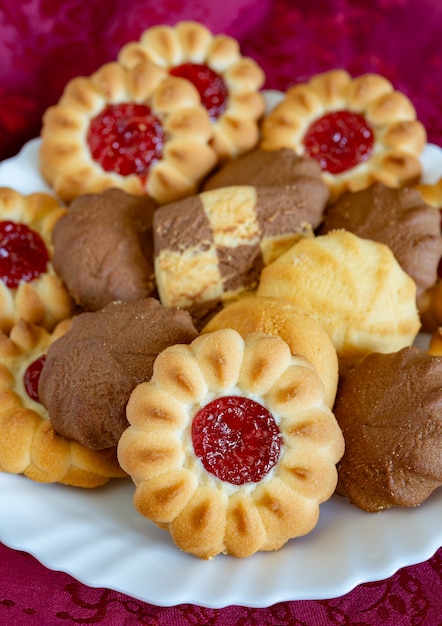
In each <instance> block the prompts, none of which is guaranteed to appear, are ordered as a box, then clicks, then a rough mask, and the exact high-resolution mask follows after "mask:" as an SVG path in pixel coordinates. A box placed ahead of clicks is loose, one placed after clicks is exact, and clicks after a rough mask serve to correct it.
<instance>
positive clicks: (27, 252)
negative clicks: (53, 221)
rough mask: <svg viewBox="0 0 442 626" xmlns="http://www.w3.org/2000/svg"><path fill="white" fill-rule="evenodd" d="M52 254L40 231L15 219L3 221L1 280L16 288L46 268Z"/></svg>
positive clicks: (1, 223) (1, 229) (1, 227)
mask: <svg viewBox="0 0 442 626" xmlns="http://www.w3.org/2000/svg"><path fill="white" fill-rule="evenodd" d="M48 261H49V254H48V251H47V249H46V245H45V243H44V241H43V239H42V238H41V237H40V235H39V234H38V233H36V232H35V231H34V230H32V229H31V228H29V227H28V226H26V224H19V223H16V222H10V221H4V222H0V280H2V281H3V282H4V283H5V285H6V286H7V287H9V288H10V289H15V288H16V287H18V285H19V283H20V282H22V281H24V282H26V283H29V282H30V281H31V280H33V279H34V278H38V276H40V274H43V273H44V272H46V268H47V264H48Z"/></svg>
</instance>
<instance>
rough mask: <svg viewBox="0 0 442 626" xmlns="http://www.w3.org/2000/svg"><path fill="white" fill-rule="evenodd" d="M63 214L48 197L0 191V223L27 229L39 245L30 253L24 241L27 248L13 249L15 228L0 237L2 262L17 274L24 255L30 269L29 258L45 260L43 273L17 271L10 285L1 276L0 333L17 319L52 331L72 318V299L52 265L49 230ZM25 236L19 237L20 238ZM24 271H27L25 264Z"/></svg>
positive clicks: (53, 200) (50, 232) (45, 195)
mask: <svg viewBox="0 0 442 626" xmlns="http://www.w3.org/2000/svg"><path fill="white" fill-rule="evenodd" d="M65 211H66V209H65V208H63V207H61V206H60V204H59V203H58V201H57V200H56V199H55V198H54V197H52V196H50V195H49V194H45V193H33V194H30V195H27V196H26V195H22V194H20V193H18V192H17V191H14V190H13V189H9V188H7V187H2V188H0V222H1V223H2V224H3V225H5V224H7V223H8V222H12V223H13V224H16V225H17V226H18V227H20V228H21V227H25V228H26V231H25V232H26V233H28V230H27V229H30V231H31V234H32V233H33V234H35V235H36V240H37V242H38V243H39V245H40V246H41V249H40V251H39V252H35V250H34V251H32V250H31V249H30V246H31V244H30V243H29V240H27V241H28V243H27V245H26V247H23V246H20V247H18V248H15V247H14V239H13V236H14V229H13V230H12V233H9V232H5V233H4V234H2V235H1V237H0V239H1V242H0V246H1V252H2V255H1V260H2V263H4V262H5V261H8V260H9V259H10V260H11V262H12V269H13V270H14V272H19V266H21V262H22V258H23V256H24V257H27V255H28V254H29V255H31V257H30V261H29V262H30V267H31V268H33V267H34V265H35V264H34V261H33V260H32V255H36V256H37V257H39V256H40V254H41V253H42V254H43V255H45V257H46V258H47V261H46V262H44V260H43V261H42V262H41V263H42V265H41V266H40V267H41V269H42V271H41V272H40V271H39V272H38V273H37V272H35V275H34V274H31V273H29V272H28V271H27V272H26V273H25V275H24V276H23V275H22V273H21V272H20V273H18V274H16V280H15V281H14V282H13V283H10V282H9V280H8V278H7V277H6V276H5V275H3V276H2V277H1V279H0V331H3V332H8V331H9V330H10V329H11V327H12V326H13V324H14V323H15V322H17V321H18V320H19V319H25V320H27V321H28V322H32V323H34V324H40V325H42V326H45V327H46V328H48V329H49V330H51V329H52V328H53V327H54V326H55V324H56V323H57V322H59V321H61V320H63V319H65V318H66V317H69V316H70V315H71V313H72V309H73V302H72V299H71V297H70V296H69V294H68V291H67V289H66V287H65V285H64V284H63V282H62V280H61V279H60V278H59V276H57V274H56V273H55V271H54V268H53V266H52V254H53V244H52V231H53V228H54V226H55V224H56V222H57V221H58V220H59V218H60V217H61V216H62V215H64V213H65ZM6 229H8V227H6ZM24 236H25V235H24V234H22V237H24ZM33 236H34V235H33ZM11 238H12V241H11V244H12V245H13V248H12V249H11V248H8V245H9V242H8V240H11ZM34 259H35V256H34ZM25 260H26V259H25ZM39 262H40V261H39ZM0 267H2V270H1V271H3V265H1V264H0ZM25 268H27V269H28V270H29V267H28V265H26V266H25Z"/></svg>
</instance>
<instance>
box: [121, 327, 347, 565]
mask: <svg viewBox="0 0 442 626" xmlns="http://www.w3.org/2000/svg"><path fill="white" fill-rule="evenodd" d="M127 417H128V420H129V423H130V426H129V428H128V429H127V430H126V431H125V432H124V433H123V435H122V437H121V439H120V442H119V445H118V458H119V461H120V463H121V465H122V467H123V468H124V469H125V470H126V471H127V472H128V473H129V475H130V476H131V478H132V480H133V481H134V483H135V486H136V491H135V495H134V505H135V507H136V508H137V510H138V511H139V512H140V513H141V514H142V515H143V516H145V517H147V518H148V519H150V520H152V521H153V522H155V523H156V524H158V525H159V526H160V527H162V528H165V529H167V530H169V532H170V534H171V537H172V539H173V541H174V542H175V544H176V545H177V546H178V547H179V548H180V549H182V550H184V551H186V552H190V553H191V554H194V555H196V556H198V557H200V558H203V559H210V558H212V557H214V556H216V555H217V554H219V553H228V554H231V555H233V556H235V557H247V556H250V555H252V554H254V553H255V552H257V551H259V550H276V549H278V548H280V547H281V546H283V545H284V544H285V543H286V542H287V541H288V540H289V539H291V538H294V537H299V536H301V535H305V534H306V533H308V532H310V531H311V530H312V529H313V528H314V526H315V525H316V523H317V520H318V517H319V505H320V504H321V503H322V502H324V501H325V500H327V499H328V498H330V496H331V495H332V494H333V491H334V489H335V486H336V479H337V474H336V467H335V465H336V463H337V461H338V460H339V459H340V458H341V456H342V454H343V450H344V440H343V437H342V433H341V430H340V429H339V427H338V425H337V423H336V420H335V417H334V415H333V413H332V412H331V410H330V409H329V407H328V406H327V404H326V402H325V400H324V386H323V384H322V382H321V380H320V378H319V377H318V375H317V374H316V372H315V371H314V369H313V367H312V365H311V364H310V363H309V362H308V361H307V360H306V359H304V358H302V357H296V356H293V355H292V354H291V352H290V348H289V346H288V345H287V344H286V343H285V342H284V341H283V340H282V339H281V338H280V337H276V336H272V335H266V334H264V333H254V334H252V335H249V336H248V337H246V339H243V338H242V337H241V335H240V334H239V333H237V332H236V331H235V330H232V329H222V330H219V331H215V332H213V333H207V334H205V335H201V336H200V337H198V338H197V339H196V340H194V341H193V342H192V343H191V344H190V345H188V346H183V345H181V346H180V345H177V346H172V347H170V348H167V349H166V350H164V351H163V352H162V353H161V354H160V355H159V356H158V357H157V359H156V361H155V364H154V372H153V376H152V379H151V380H150V381H149V382H146V383H142V384H141V385H139V386H138V387H136V389H135V390H134V391H133V392H132V394H131V397H130V399H129V402H128V405H127Z"/></svg>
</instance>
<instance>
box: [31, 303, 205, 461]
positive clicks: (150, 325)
mask: <svg viewBox="0 0 442 626" xmlns="http://www.w3.org/2000/svg"><path fill="white" fill-rule="evenodd" d="M196 336H197V332H196V330H195V328H194V326H193V324H192V321H191V318H190V316H189V314H188V313H186V312H185V311H180V310H177V309H172V308H165V307H163V306H161V305H160V303H159V302H158V301H157V300H154V299H153V298H147V299H145V300H139V301H137V302H112V303H110V304H109V305H107V306H106V307H105V308H104V309H101V310H100V311H95V312H91V313H82V314H80V315H78V316H77V317H75V318H74V319H73V321H72V324H71V326H70V328H69V331H68V332H67V333H66V334H65V335H63V337H60V339H59V340H57V341H55V342H54V343H53V344H52V345H51V346H50V348H49V350H48V352H47V356H46V362H45V364H44V367H43V369H42V372H41V375H40V381H39V388H38V391H39V397H40V401H41V402H42V404H43V405H44V406H45V407H46V408H47V410H48V413H49V418H50V420H51V422H52V425H53V427H54V429H55V430H56V431H57V432H58V433H59V434H60V435H63V436H64V437H66V438H68V439H74V440H76V441H79V442H80V443H82V444H83V445H85V446H86V447H88V448H91V449H94V450H99V449H104V448H109V447H113V446H115V445H116V444H117V443H118V440H119V438H120V436H121V433H122V432H123V431H124V429H125V428H126V427H127V420H126V403H127V401H128V399H129V396H130V393H131V392H132V390H133V389H134V388H135V387H136V385H138V384H139V383H141V382H143V381H146V380H149V378H150V377H151V375H152V370H153V362H154V360H155V358H156V356H157V354H158V353H159V352H161V351H162V350H164V349H165V348H166V347H168V346H169V345H173V344H176V343H190V342H191V341H193V339H195V337H196Z"/></svg>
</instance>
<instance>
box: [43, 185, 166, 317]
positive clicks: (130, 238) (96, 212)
mask: <svg viewBox="0 0 442 626" xmlns="http://www.w3.org/2000/svg"><path fill="white" fill-rule="evenodd" d="M156 206H157V205H156V203H155V202H154V201H153V200H152V199H150V198H149V197H148V196H132V195H130V194H128V193H126V192H124V191H121V190H119V189H109V190H108V191H104V192H102V193H99V194H87V195H84V196H80V197H78V198H77V199H76V200H74V202H73V203H72V205H71V206H70V208H69V210H68V212H67V213H66V214H65V215H64V216H63V217H62V218H61V219H60V220H59V221H58V222H57V224H56V227H55V228H54V233H53V241H54V248H55V249H54V259H53V264H54V267H55V269H56V271H57V272H58V274H59V276H61V278H62V279H63V281H64V282H65V284H66V285H67V288H68V290H69V292H70V294H71V295H72V297H73V298H74V300H75V302H76V303H77V304H78V305H80V306H81V307H82V308H84V309H85V310H88V311H96V310H98V309H101V308H102V307H104V306H106V304H109V302H112V301H113V300H122V301H130V302H131V301H134V300H139V299H141V298H146V297H148V296H151V295H154V294H155V277H154V269H153V234H152V223H153V214H154V211H155V209H156Z"/></svg>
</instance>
